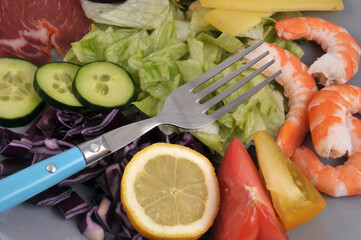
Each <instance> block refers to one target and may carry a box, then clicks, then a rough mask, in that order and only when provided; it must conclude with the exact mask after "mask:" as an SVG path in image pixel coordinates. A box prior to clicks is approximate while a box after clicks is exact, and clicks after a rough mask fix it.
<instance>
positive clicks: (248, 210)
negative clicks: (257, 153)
mask: <svg viewBox="0 0 361 240" xmlns="http://www.w3.org/2000/svg"><path fill="white" fill-rule="evenodd" d="M217 177H218V182H219V187H220V195H221V201H220V209H219V212H218V215H217V217H216V219H215V222H214V224H213V227H212V234H213V238H214V239H215V240H224V239H232V240H238V239H239V240H241V239H242V240H248V239H250V240H251V239H268V240H272V239H275V240H281V239H288V237H287V235H286V234H285V233H284V231H283V230H282V229H281V227H280V224H279V222H278V220H277V218H276V215H275V212H274V210H273V207H272V204H271V201H270V198H269V196H268V195H267V192H266V189H265V187H264V185H263V183H262V181H261V179H260V177H259V175H258V172H257V169H256V167H255V166H254V164H253V162H252V159H251V157H250V156H249V154H248V152H247V150H246V149H245V148H244V146H243V144H242V143H241V142H240V141H239V140H238V139H237V138H234V139H233V141H232V142H231V144H230V146H229V147H228V149H227V151H226V154H225V155H224V157H223V160H222V162H221V165H220V167H219V170H218V173H217Z"/></svg>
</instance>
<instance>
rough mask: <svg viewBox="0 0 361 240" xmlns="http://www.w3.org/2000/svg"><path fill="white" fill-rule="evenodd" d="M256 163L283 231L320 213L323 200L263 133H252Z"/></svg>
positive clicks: (265, 133)
mask: <svg viewBox="0 0 361 240" xmlns="http://www.w3.org/2000/svg"><path fill="white" fill-rule="evenodd" d="M254 142H255V146H256V152H257V158H258V164H259V167H260V171H261V172H262V175H263V177H264V180H265V183H266V188H267V189H268V190H269V192H270V194H271V198H272V204H273V206H274V208H275V210H276V212H277V214H278V216H279V218H280V221H281V223H282V225H283V227H284V229H285V230H286V231H289V230H291V229H293V228H295V227H297V226H299V225H301V224H303V223H305V222H308V221H309V220H311V219H312V218H314V217H315V216H316V215H317V214H319V213H320V212H321V211H322V210H323V209H324V208H325V207H326V201H325V200H324V199H323V197H322V196H321V194H320V193H319V192H318V191H317V190H316V188H315V187H314V186H313V184H312V183H311V182H310V181H309V180H308V179H307V178H306V176H305V175H304V174H303V173H302V172H301V171H300V170H299V169H298V168H297V167H296V165H294V164H293V163H292V161H291V160H290V159H289V158H288V157H287V156H286V154H285V153H284V152H283V151H282V150H281V149H280V147H279V146H278V145H277V144H276V142H275V141H274V140H273V139H272V138H271V137H270V136H269V135H268V133H267V132H266V131H261V132H257V133H255V134H254Z"/></svg>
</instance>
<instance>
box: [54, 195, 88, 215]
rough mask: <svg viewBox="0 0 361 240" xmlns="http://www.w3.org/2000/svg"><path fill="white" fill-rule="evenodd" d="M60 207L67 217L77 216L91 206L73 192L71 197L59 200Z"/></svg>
mask: <svg viewBox="0 0 361 240" xmlns="http://www.w3.org/2000/svg"><path fill="white" fill-rule="evenodd" d="M58 207H59V209H60V211H61V212H62V213H63V215H64V217H65V218H66V219H70V218H72V217H75V216H77V215H79V214H82V213H84V212H87V211H88V210H89V209H90V206H89V205H88V204H87V203H86V202H85V201H84V200H83V199H82V198H81V197H80V196H79V195H78V194H77V193H76V192H72V193H71V195H70V197H69V198H67V199H65V200H63V201H61V202H59V203H58Z"/></svg>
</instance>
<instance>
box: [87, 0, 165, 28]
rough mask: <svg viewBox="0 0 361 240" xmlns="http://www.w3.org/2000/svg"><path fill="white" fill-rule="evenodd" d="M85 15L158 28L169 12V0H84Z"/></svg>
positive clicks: (124, 24) (112, 22)
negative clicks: (112, 0)
mask: <svg viewBox="0 0 361 240" xmlns="http://www.w3.org/2000/svg"><path fill="white" fill-rule="evenodd" d="M81 3H82V7H83V10H84V12H85V15H86V16H87V17H88V18H90V19H92V20H94V21H95V22H97V23H103V24H109V25H115V26H122V27H133V28H142V29H155V28H158V27H159V26H160V25H161V23H162V22H163V21H164V19H165V17H166V16H167V14H168V12H169V1H168V0H152V1H148V0H127V1H125V2H124V3H118V4H114V3H113V4H106V3H96V2H91V1H87V0H82V2H81Z"/></svg>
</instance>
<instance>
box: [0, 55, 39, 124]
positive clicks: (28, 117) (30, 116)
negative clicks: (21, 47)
mask: <svg viewBox="0 0 361 240" xmlns="http://www.w3.org/2000/svg"><path fill="white" fill-rule="evenodd" d="M0 59H11V60H16V61H25V62H28V63H30V64H32V65H34V66H35V67H37V68H38V66H37V65H36V64H34V63H32V62H30V61H29V60H26V59H23V58H16V57H1V58H0ZM34 75H35V74H34ZM45 106H46V103H45V102H44V101H41V102H40V103H39V104H38V105H37V106H36V107H35V108H34V109H33V111H31V112H30V113H28V114H27V115H25V116H23V117H19V118H12V119H8V118H2V117H0V126H1V127H8V128H12V127H22V126H25V125H26V124H28V123H30V122H31V121H33V120H34V119H35V118H36V117H37V116H38V115H39V114H40V112H41V111H42V110H43V108H44V107H45Z"/></svg>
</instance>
